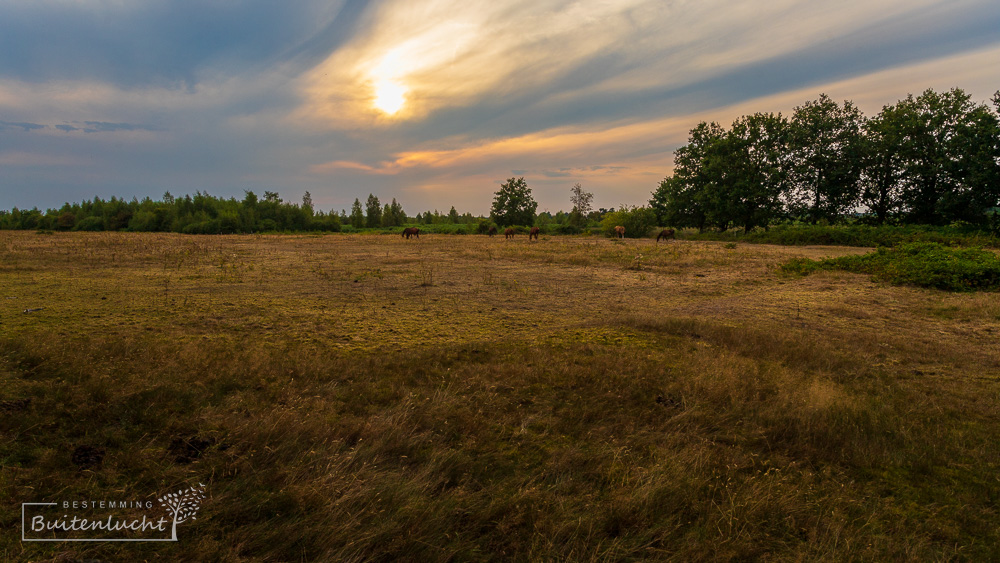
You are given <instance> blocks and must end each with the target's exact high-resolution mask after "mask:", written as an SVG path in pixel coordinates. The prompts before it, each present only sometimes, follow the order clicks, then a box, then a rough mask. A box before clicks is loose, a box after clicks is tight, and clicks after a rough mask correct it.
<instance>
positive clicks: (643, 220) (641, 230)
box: [601, 207, 656, 238]
mask: <svg viewBox="0 0 1000 563" xmlns="http://www.w3.org/2000/svg"><path fill="white" fill-rule="evenodd" d="M617 225H621V226H623V227H625V236H626V237H628V238H643V237H647V236H649V231H651V230H653V228H655V227H656V213H654V212H653V210H652V209H650V208H649V207H631V208H629V207H622V210H621V211H615V212H612V213H608V214H606V215H605V216H604V219H602V220H601V231H603V232H604V234H605V235H606V236H609V237H611V236H614V235H615V226H617Z"/></svg>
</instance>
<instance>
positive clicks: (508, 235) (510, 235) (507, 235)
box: [503, 227, 514, 240]
mask: <svg viewBox="0 0 1000 563" xmlns="http://www.w3.org/2000/svg"><path fill="white" fill-rule="evenodd" d="M503 238H504V240H506V239H512V238H514V229H512V228H511V227H507V230H505V231H504V232H503Z"/></svg>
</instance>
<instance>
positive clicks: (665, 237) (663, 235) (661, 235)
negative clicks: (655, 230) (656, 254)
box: [656, 229, 674, 242]
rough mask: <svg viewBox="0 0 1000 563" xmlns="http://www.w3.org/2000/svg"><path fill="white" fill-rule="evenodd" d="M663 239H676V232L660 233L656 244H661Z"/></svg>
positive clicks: (664, 231)
mask: <svg viewBox="0 0 1000 563" xmlns="http://www.w3.org/2000/svg"><path fill="white" fill-rule="evenodd" d="M661 238H662V239H668V238H674V230H673V229H663V230H662V231H660V234H658V235H656V242H660V239H661Z"/></svg>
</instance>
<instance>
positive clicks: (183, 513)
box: [157, 483, 205, 541]
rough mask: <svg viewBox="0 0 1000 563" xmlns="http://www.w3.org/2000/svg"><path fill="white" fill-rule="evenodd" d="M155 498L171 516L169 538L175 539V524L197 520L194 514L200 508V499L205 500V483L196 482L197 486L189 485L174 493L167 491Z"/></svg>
mask: <svg viewBox="0 0 1000 563" xmlns="http://www.w3.org/2000/svg"><path fill="white" fill-rule="evenodd" d="M157 500H159V501H160V505H161V506H163V507H164V508H166V509H167V512H168V513H169V514H170V515H171V516H172V517H173V520H174V523H173V531H172V536H171V539H172V540H173V541H177V525H178V524H183V523H184V522H187V521H188V519H191V520H197V518H196V517H195V514H197V513H198V509H199V508H201V501H203V500H205V485H204V484H202V483H198V486H197V487H190V488H188V489H184V490H180V491H177V492H176V493H167V494H165V495H163V496H162V497H160V498H159V499H157Z"/></svg>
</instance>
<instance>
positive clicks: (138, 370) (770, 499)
mask: <svg viewBox="0 0 1000 563" xmlns="http://www.w3.org/2000/svg"><path fill="white" fill-rule="evenodd" d="M860 253H861V251H859V250H857V249H852V248H848V247H823V248H818V247H789V246H774V245H752V244H744V243H736V244H733V243H727V242H715V241H692V240H680V241H671V242H670V243H668V244H664V243H661V244H659V245H657V244H656V243H655V241H651V240H611V239H607V238H603V237H550V238H549V239H548V240H543V241H542V243H532V244H527V243H526V242H523V243H522V242H517V243H509V242H507V241H504V240H502V239H499V240H498V239H490V238H488V237H471V236H466V237H422V238H421V239H419V240H409V241H407V240H405V239H403V238H401V237H399V236H380V235H377V234H352V235H346V236H345V235H325V236H324V235H319V234H312V235H309V234H304V235H267V236H264V235H252V236H247V235H219V236H213V237H205V236H200V237H194V236H185V235H179V234H174V233H124V232H123V233H119V232H99V233H88V232H77V233H59V232H57V233H53V234H47V235H40V234H36V233H34V232H25V231H20V232H16V231H0V288H2V299H0V325H2V331H0V414H2V416H0V435H2V436H4V439H3V440H0V460H2V463H0V496H2V498H4V499H6V500H7V502H4V503H0V522H2V524H3V527H4V529H5V530H6V533H4V534H2V535H0V560H4V561H15V560H22V561H42V560H58V561H85V560H102V561H126V560H129V561H139V560H153V559H163V560H185V561H337V560H340V561H369V560H381V561H400V560H403V561H456V560H526V561H527V560H546V561H549V560H562V561H568V560H572V561H596V560H601V561H605V560H609V561H622V560H639V559H650V560H676V561H695V560H765V559H766V560H782V561H793V560H794V561H803V560H809V561H814V560H830V561H834V560H838V561H843V560H864V561H901V560H906V561H936V560H952V559H954V560H969V561H987V560H996V559H997V558H1000V551H998V546H1000V512H998V508H997V503H996V499H997V498H998V497H1000V486H998V482H997V479H996V475H997V471H998V466H1000V450H998V446H997V436H998V435H1000V415H998V412H997V409H996V400H995V399H996V397H997V396H998V393H1000V383H998V381H1000V367H998V366H1000V349H998V348H997V338H996V335H997V334H998V332H1000V302H998V301H997V299H996V294H991V293H982V292H960V293H951V292H942V291H937V290H933V289H924V288H915V287H910V286H894V285H890V284H881V283H873V282H872V281H870V279H869V275H870V274H867V273H865V274H856V273H851V272H847V271H843V270H840V269H826V268H819V269H817V270H816V271H815V272H813V273H812V274H811V275H809V276H804V277H803V276H798V275H794V273H791V274H790V273H785V272H783V271H781V270H780V269H778V268H775V264H780V263H787V262H789V261H790V260H792V259H800V260H805V259H809V260H817V261H821V260H823V259H826V258H830V259H833V260H846V259H849V258H850V257H853V256H855V255H858V254H860ZM973 258H975V257H973ZM198 483H204V485H205V492H206V495H207V498H206V499H205V501H204V503H203V506H202V508H201V511H200V512H199V513H198V517H197V520H196V521H192V522H190V523H188V524H184V526H183V527H182V529H181V530H180V531H179V541H178V542H176V543H173V542H167V543H164V544H142V543H138V544H123V543H104V544H101V543H96V544H87V543H74V544H58V543H56V544H45V543H24V542H21V541H20V539H19V534H18V532H17V531H18V529H19V526H20V518H21V513H20V503H22V502H46V501H49V500H58V501H64V500H75V499H108V500H116V499H123V498H124V499H129V500H145V499H150V498H153V499H155V495H157V494H159V493H161V492H162V491H163V490H165V489H166V490H174V489H180V488H183V487H187V486H189V485H196V484H198Z"/></svg>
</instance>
